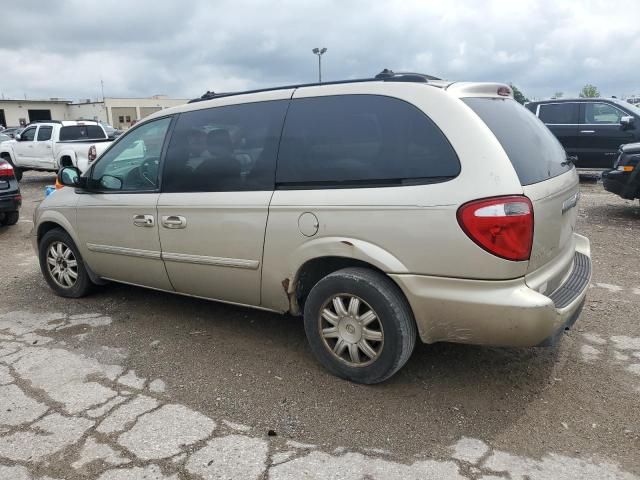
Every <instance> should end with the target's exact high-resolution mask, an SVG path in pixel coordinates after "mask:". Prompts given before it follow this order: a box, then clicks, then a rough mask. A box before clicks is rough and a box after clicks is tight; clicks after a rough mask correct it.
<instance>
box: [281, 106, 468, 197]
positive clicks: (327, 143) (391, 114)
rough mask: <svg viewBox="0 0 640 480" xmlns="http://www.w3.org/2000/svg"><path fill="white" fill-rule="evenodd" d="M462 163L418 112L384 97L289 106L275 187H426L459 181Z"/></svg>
mask: <svg viewBox="0 0 640 480" xmlns="http://www.w3.org/2000/svg"><path fill="white" fill-rule="evenodd" d="M459 172H460V162H459V161H458V157H457V155H456V153H455V151H454V150H453V148H452V147H451V145H450V144H449V142H448V141H447V139H446V137H445V136H444V134H443V133H442V132H441V131H440V129H439V128H438V127H437V126H436V125H435V124H434V123H433V122H432V121H431V120H430V119H429V118H428V117H427V116H426V115H425V114H424V113H422V112H421V111H420V110H418V109H417V108H416V107H414V106H413V105H410V104H409V103H406V102H404V101H402V100H398V99H395V98H391V97H384V96H378V95H337V96H326V97H314V98H301V99H296V100H293V101H292V102H291V106H290V107H289V111H288V113H287V119H286V122H285V127H284V132H283V137H282V143H281V146H280V154H279V156H278V171H277V174H276V182H277V184H278V186H279V187H280V188H283V187H284V188H286V187H293V188H295V187H298V188H310V187H311V188H313V187H314V186H317V187H319V188H322V187H325V186H350V187H351V186H377V185H402V184H415V183H427V182H432V181H439V180H446V179H449V178H452V177H455V176H457V175H458V173H459Z"/></svg>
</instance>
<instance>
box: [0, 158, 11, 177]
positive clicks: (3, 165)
mask: <svg viewBox="0 0 640 480" xmlns="http://www.w3.org/2000/svg"><path fill="white" fill-rule="evenodd" d="M14 175H15V174H14V172H13V167H12V166H11V164H10V163H9V162H5V161H4V160H0V177H13V176H14Z"/></svg>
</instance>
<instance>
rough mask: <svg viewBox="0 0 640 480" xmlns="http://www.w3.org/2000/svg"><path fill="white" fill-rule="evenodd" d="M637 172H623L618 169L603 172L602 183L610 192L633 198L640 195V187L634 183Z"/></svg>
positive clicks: (629, 198)
mask: <svg viewBox="0 0 640 480" xmlns="http://www.w3.org/2000/svg"><path fill="white" fill-rule="evenodd" d="M636 176H637V174H636V175H634V172H622V171H618V170H609V171H607V172H604V173H603V174H602V185H603V186H604V189H605V190H607V191H608V192H611V193H615V194H616V195H618V196H620V197H622V198H626V199H628V200H633V199H634V198H637V197H638V196H640V192H639V191H638V190H639V188H638V186H637V185H635V183H634V179H635V178H636Z"/></svg>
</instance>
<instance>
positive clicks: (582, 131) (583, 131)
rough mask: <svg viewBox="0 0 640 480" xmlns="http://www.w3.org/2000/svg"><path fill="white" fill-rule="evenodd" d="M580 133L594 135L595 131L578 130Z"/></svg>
mask: <svg viewBox="0 0 640 480" xmlns="http://www.w3.org/2000/svg"><path fill="white" fill-rule="evenodd" d="M580 133H596V131H595V130H580Z"/></svg>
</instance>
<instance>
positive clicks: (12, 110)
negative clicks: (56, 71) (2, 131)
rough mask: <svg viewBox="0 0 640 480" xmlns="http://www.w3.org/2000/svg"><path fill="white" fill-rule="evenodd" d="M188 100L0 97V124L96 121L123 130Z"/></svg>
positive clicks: (160, 96)
mask: <svg viewBox="0 0 640 480" xmlns="http://www.w3.org/2000/svg"><path fill="white" fill-rule="evenodd" d="M187 101H188V100H187V99H175V98H168V97H167V96H166V95H154V96H153V97H149V98H111V97H107V98H105V99H104V101H103V102H94V101H91V100H89V99H87V100H86V101H84V102H82V101H81V102H75V103H74V102H71V101H69V100H63V99H58V98H52V99H49V100H0V124H1V125H4V126H12V127H13V126H18V125H26V124H27V123H29V122H33V121H35V120H77V119H80V118H82V119H85V120H98V121H101V122H104V123H108V124H110V125H113V126H114V127H115V128H119V129H123V130H126V129H127V128H129V127H131V126H132V125H134V124H135V123H136V122H137V121H138V120H140V119H142V118H144V117H146V116H147V115H150V114H151V113H153V112H157V111H158V110H162V109H165V108H169V107H175V106H177V105H182V104H184V103H186V102H187Z"/></svg>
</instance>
